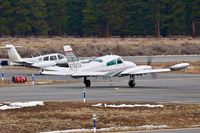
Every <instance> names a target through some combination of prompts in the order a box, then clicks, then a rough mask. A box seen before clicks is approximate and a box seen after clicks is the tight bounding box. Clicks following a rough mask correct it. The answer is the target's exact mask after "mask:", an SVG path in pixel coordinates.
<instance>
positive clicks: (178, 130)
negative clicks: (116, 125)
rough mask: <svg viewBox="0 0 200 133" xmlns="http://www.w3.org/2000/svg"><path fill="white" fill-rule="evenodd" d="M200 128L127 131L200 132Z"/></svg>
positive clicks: (155, 132) (143, 132) (151, 132)
mask: <svg viewBox="0 0 200 133" xmlns="http://www.w3.org/2000/svg"><path fill="white" fill-rule="evenodd" d="M199 132H200V128H183V129H162V130H152V131H149V130H148V131H129V132H125V133H199Z"/></svg>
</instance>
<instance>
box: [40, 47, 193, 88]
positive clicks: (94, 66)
mask: <svg viewBox="0 0 200 133" xmlns="http://www.w3.org/2000/svg"><path fill="white" fill-rule="evenodd" d="M64 51H65V54H66V57H67V59H68V65H69V68H61V67H58V66H54V67H47V68H44V69H43V70H42V71H41V74H44V75H66V76H71V77H72V78H84V84H85V86H86V87H90V86H91V81H90V80H89V79H88V78H89V77H98V76H103V77H115V76H117V77H122V76H129V77H130V79H129V82H128V85H129V87H135V85H136V82H135V77H136V76H141V75H146V74H152V75H153V74H155V73H160V72H170V71H175V70H181V69H185V68H187V67H188V66H189V65H190V64H189V63H180V64H176V65H173V66H171V67H169V68H159V69H154V68H153V67H152V66H150V65H139V66H137V65H136V64H135V63H133V62H130V61H124V60H123V59H122V58H121V57H120V56H118V55H105V56H101V57H98V58H96V59H94V60H92V61H91V62H89V63H85V64H82V63H81V62H80V61H79V60H78V58H77V57H76V56H75V54H74V53H73V51H72V48H71V47H70V46H69V45H65V46H64Z"/></svg>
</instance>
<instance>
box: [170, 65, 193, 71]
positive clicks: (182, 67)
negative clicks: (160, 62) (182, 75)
mask: <svg viewBox="0 0 200 133" xmlns="http://www.w3.org/2000/svg"><path fill="white" fill-rule="evenodd" d="M189 65H190V64H189V63H180V64H176V65H173V66H171V67H170V69H171V70H172V71H175V70H181V69H185V68H187V67H188V66H189Z"/></svg>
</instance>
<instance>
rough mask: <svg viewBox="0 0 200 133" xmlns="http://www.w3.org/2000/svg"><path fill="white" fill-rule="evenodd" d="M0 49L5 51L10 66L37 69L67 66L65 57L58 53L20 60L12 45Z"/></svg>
mask: <svg viewBox="0 0 200 133" xmlns="http://www.w3.org/2000/svg"><path fill="white" fill-rule="evenodd" d="M16 47H20V46H16ZM0 48H5V49H6V50H7V52H8V57H9V61H10V65H21V66H28V67H37V68H44V67H50V66H55V65H58V66H68V64H67V63H68V61H67V58H66V56H64V55H62V54H59V53H53V54H47V55H41V56H36V57H32V58H21V57H20V55H19V53H18V52H17V50H16V49H15V46H13V45H6V46H3V47H0Z"/></svg>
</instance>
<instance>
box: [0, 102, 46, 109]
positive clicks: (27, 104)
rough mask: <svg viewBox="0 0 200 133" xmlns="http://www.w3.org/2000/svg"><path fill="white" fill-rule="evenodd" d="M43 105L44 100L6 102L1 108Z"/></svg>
mask: <svg viewBox="0 0 200 133" xmlns="http://www.w3.org/2000/svg"><path fill="white" fill-rule="evenodd" d="M42 105H44V102H43V101H31V102H14V103H4V104H1V105H0V110H7V109H19V108H25V107H34V106H42Z"/></svg>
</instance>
